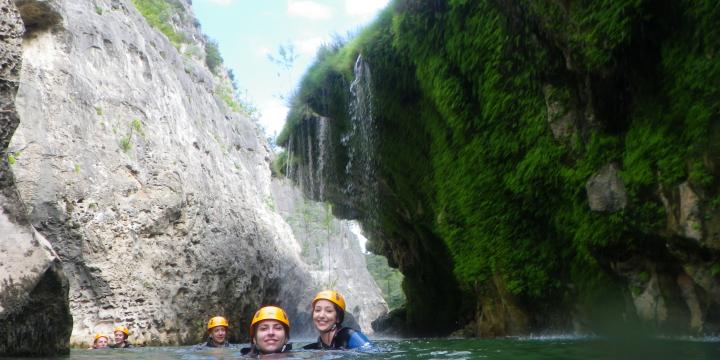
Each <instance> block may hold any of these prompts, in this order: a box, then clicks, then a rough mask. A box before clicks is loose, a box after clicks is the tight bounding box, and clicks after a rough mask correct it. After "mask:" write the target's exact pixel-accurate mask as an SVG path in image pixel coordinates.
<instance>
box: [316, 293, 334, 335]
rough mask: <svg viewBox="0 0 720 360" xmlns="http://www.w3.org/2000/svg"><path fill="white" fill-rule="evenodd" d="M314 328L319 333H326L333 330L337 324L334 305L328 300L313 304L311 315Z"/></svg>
mask: <svg viewBox="0 0 720 360" xmlns="http://www.w3.org/2000/svg"><path fill="white" fill-rule="evenodd" d="M312 319H313V323H314V324H315V328H317V329H318V331H320V332H321V333H325V332H328V331H330V330H332V329H333V327H334V326H335V323H336V322H337V311H336V310H335V304H333V303H332V302H330V301H328V300H318V301H316V302H315V307H314V308H313V314H312Z"/></svg>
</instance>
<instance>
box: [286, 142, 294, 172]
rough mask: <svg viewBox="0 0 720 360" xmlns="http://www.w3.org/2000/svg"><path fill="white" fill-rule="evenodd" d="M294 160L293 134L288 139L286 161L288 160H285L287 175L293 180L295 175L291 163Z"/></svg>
mask: <svg viewBox="0 0 720 360" xmlns="http://www.w3.org/2000/svg"><path fill="white" fill-rule="evenodd" d="M292 160H293V137H292V136H291V137H290V138H289V139H288V147H287V158H286V159H285V161H286V162H285V176H286V177H287V178H288V179H290V180H293V176H292V175H293V174H292V171H293V166H292V165H291V164H292Z"/></svg>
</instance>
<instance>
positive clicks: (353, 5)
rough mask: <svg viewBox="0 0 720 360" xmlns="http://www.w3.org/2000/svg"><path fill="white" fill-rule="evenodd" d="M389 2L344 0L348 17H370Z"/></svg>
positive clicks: (387, 0)
mask: <svg viewBox="0 0 720 360" xmlns="http://www.w3.org/2000/svg"><path fill="white" fill-rule="evenodd" d="M388 2H389V0H345V12H346V13H347V14H348V15H361V16H362V15H372V14H374V13H375V12H376V11H378V10H380V9H382V8H384V7H385V6H387V4H388Z"/></svg>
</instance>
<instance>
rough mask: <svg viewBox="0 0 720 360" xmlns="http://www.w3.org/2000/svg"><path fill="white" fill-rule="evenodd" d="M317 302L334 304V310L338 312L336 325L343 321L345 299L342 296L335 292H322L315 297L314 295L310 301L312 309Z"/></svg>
mask: <svg viewBox="0 0 720 360" xmlns="http://www.w3.org/2000/svg"><path fill="white" fill-rule="evenodd" d="M318 300H327V301H330V302H331V303H333V304H335V308H336V309H337V312H338V314H337V323H338V324H342V322H343V320H344V319H345V298H343V296H342V295H340V293H339V292H337V291H335V290H323V291H321V292H319V293H317V295H315V298H314V299H313V301H312V307H313V308H314V307H315V303H316V302H318Z"/></svg>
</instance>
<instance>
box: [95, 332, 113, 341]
mask: <svg viewBox="0 0 720 360" xmlns="http://www.w3.org/2000/svg"><path fill="white" fill-rule="evenodd" d="M103 337H104V338H105V340H108V341H110V340H109V339H110V338H108V337H107V335H105V334H100V333H97V334H95V338H94V339H93V342H96V341H97V340H98V339H99V338H103Z"/></svg>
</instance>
